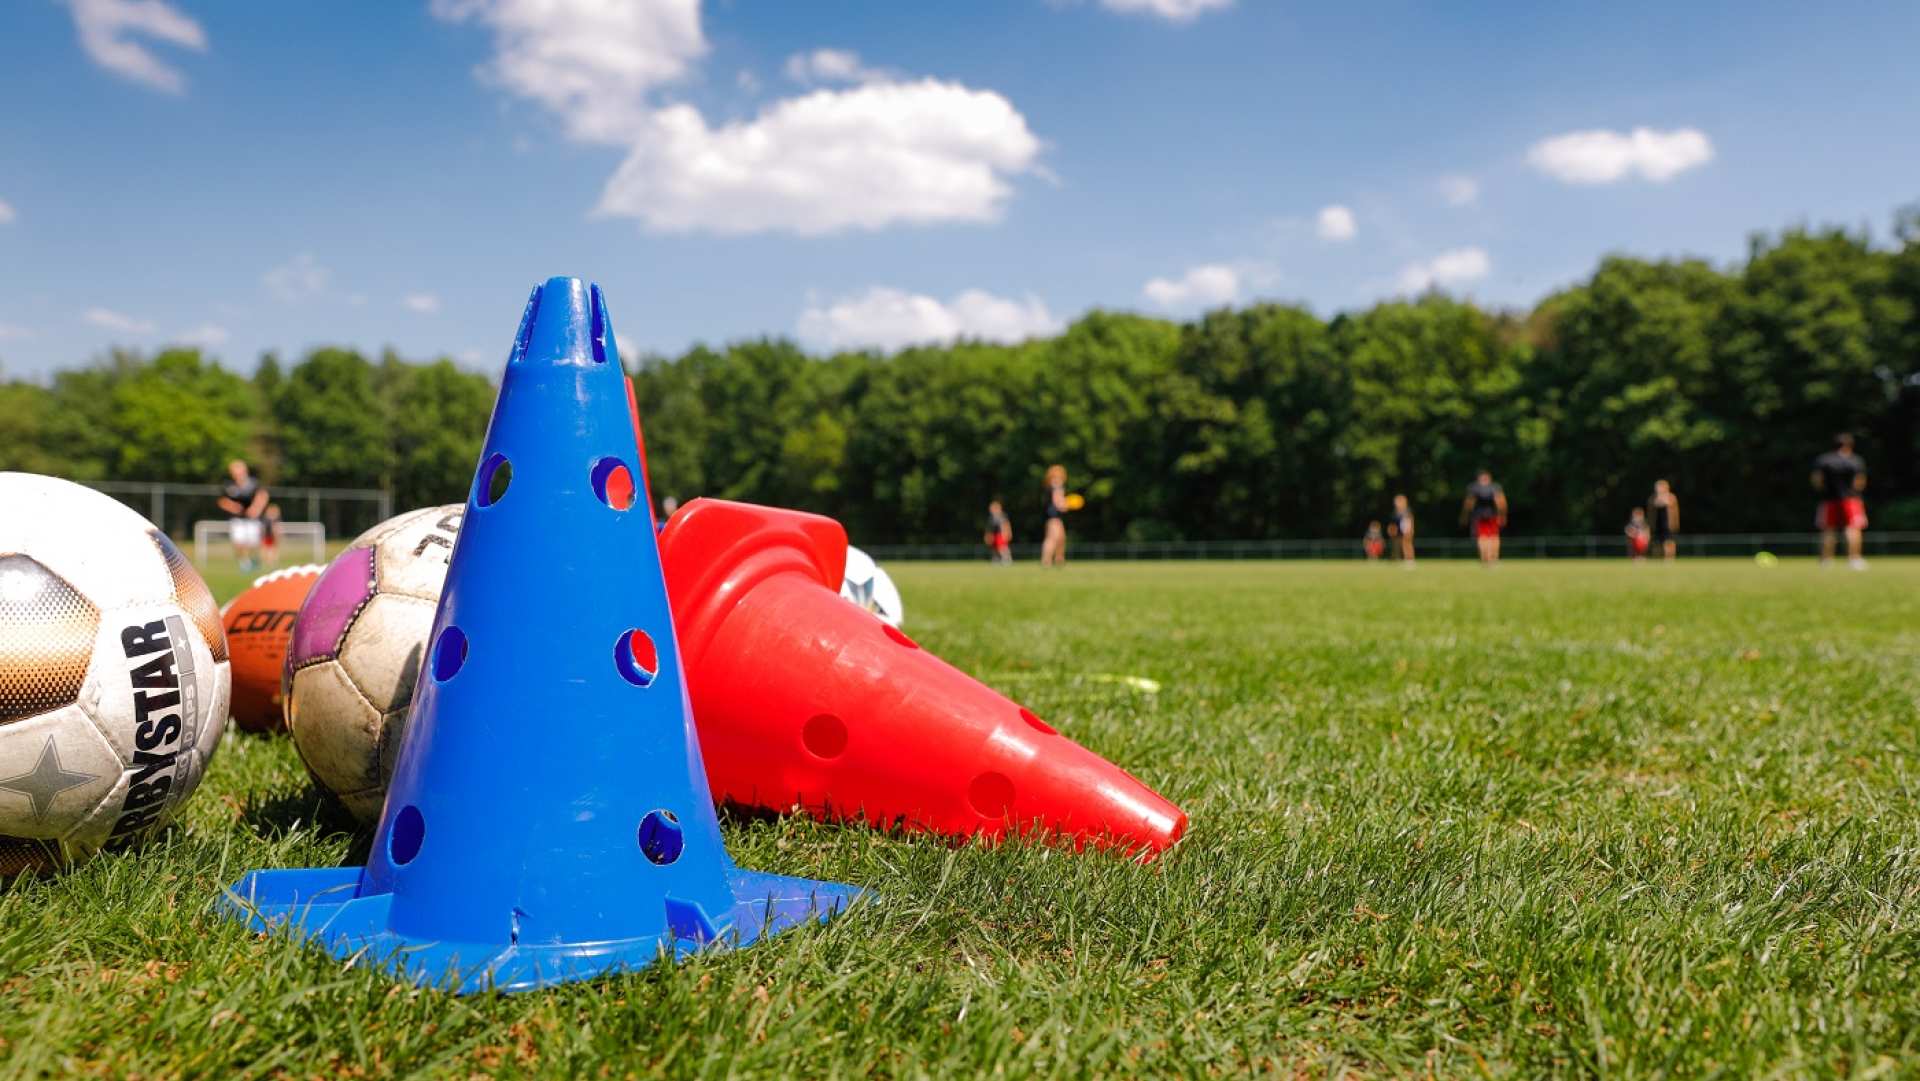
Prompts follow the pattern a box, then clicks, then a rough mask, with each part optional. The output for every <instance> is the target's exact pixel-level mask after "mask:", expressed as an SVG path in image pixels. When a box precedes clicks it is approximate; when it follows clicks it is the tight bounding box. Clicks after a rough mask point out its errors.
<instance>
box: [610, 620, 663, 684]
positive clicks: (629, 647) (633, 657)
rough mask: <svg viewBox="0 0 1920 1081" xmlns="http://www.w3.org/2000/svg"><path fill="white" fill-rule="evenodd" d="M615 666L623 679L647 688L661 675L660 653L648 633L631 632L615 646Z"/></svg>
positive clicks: (623, 636) (621, 637) (624, 635)
mask: <svg viewBox="0 0 1920 1081" xmlns="http://www.w3.org/2000/svg"><path fill="white" fill-rule="evenodd" d="M613 664H614V667H615V668H618V669H619V670H620V678H621V679H624V680H626V681H627V682H628V683H631V684H633V685H634V686H636V687H645V686H647V685H648V684H650V683H652V682H653V677H654V676H657V675H659V674H660V652H659V650H657V649H655V648H654V645H653V638H652V636H650V635H648V634H647V632H646V631H643V630H631V631H628V632H626V633H625V634H623V635H621V636H620V639H619V641H616V642H615V643H614V644H613Z"/></svg>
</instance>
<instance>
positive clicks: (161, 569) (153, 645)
mask: <svg viewBox="0 0 1920 1081" xmlns="http://www.w3.org/2000/svg"><path fill="white" fill-rule="evenodd" d="M230 679H231V677H230V673H229V668H228V664H227V638H226V633H225V632H224V631H223V630H221V627H220V611H219V607H218V606H217V605H215V604H214V602H213V593H212V592H211V591H210V590H208V589H207V583H206V582H205V581H203V580H202V579H201V577H200V575H199V573H198V572H197V571H195V570H194V569H193V565H192V564H191V563H188V562H187V558H186V557H185V556H184V555H181V554H180V550H179V549H178V548H176V547H174V545H173V542H172V541H170V540H168V539H167V536H166V534H164V533H162V532H160V530H159V529H157V528H155V527H154V525H153V523H151V522H149V521H147V520H146V519H145V518H142V517H141V516H140V515H139V514H137V513H135V512H134V511H132V510H130V509H128V508H127V507H126V506H124V505H123V504H121V503H119V502H117V501H115V500H114V499H112V498H110V497H108V496H105V495H102V494H100V493H99V492H96V491H93V490H92V489H90V488H83V487H81V486H80V485H78V484H72V483H69V482H68V481H64V480H58V479H56V478H53V477H42V476H35V475H33V474H31V473H0V877H6V876H10V875H15V874H19V873H21V872H24V871H46V870H51V869H54V868H56V867H59V866H61V865H64V864H66V863H70V862H72V861H74V860H77V859H81V858H84V857H86V856H88V855H91V854H92V853H94V852H95V851H98V850H99V849H100V848H102V847H106V846H108V845H112V846H115V847H118V846H120V845H123V844H126V843H128V842H131V841H133V840H135V839H137V838H139V837H140V836H142V835H144V834H146V833H147V832H149V831H151V830H152V829H154V828H155V827H157V826H159V825H161V824H163V823H165V822H166V821H167V820H169V819H170V818H172V817H173V816H174V814H175V813H176V812H177V811H178V810H179V808H180V805H181V804H182V803H184V802H185V801H186V799H187V797H188V796H189V795H191V794H192V793H193V790H194V787H195V786H196V785H198V784H199V783H200V777H201V774H202V773H203V772H205V770H206V768H207V760H208V759H210V758H211V757H212V756H213V751H214V748H215V747H217V746H219V743H220V734H221V732H222V731H223V730H224V729H225V727H226V722H227V698H228V694H229V693H230V690H231V683H230Z"/></svg>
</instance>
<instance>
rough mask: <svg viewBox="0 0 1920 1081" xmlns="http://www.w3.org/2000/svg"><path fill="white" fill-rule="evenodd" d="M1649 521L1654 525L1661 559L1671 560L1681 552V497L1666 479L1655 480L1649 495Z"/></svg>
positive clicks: (1653, 531) (1655, 542)
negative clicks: (1679, 538)
mask: <svg viewBox="0 0 1920 1081" xmlns="http://www.w3.org/2000/svg"><path fill="white" fill-rule="evenodd" d="M1647 523H1648V524H1649V525H1650V526H1652V527H1653V528H1652V534H1653V543H1654V544H1655V545H1657V546H1658V547H1659V549H1660V558H1661V559H1665V560H1669V561H1671V560H1672V559H1673V557H1674V556H1676V555H1679V554H1680V542H1679V540H1678V539H1677V538H1678V537H1679V536H1680V497H1679V496H1677V495H1674V494H1673V486H1672V485H1670V484H1668V483H1667V482H1666V481H1664V480H1656V481H1654V482H1653V494H1652V495H1650V496H1648V497H1647Z"/></svg>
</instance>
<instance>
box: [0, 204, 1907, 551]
mask: <svg viewBox="0 0 1920 1081" xmlns="http://www.w3.org/2000/svg"><path fill="white" fill-rule="evenodd" d="M629 367H630V369H631V371H632V374H633V377H634V381H635V389H636V392H637V395H638V399H639V403H640V409H641V416H642V419H643V422H644V424H645V427H646V433H647V450H648V456H649V464H650V469H651V474H652V480H653V490H654V495H655V496H656V497H662V496H666V495H673V496H676V497H678V498H679V499H681V500H682V501H684V500H686V499H688V498H691V497H693V496H696V495H713V496H722V497H726V498H730V499H743V500H749V501H753V502H761V503H770V504H775V505H780V506H789V507H799V508H803V509H808V510H814V511H818V512H821V513H824V514H828V515H831V516H833V517H835V518H838V519H840V520H841V521H842V522H844V523H845V524H846V525H847V528H848V531H849V533H850V534H851V535H852V536H853V537H854V538H855V539H856V540H858V541H863V542H867V543H875V544H878V543H887V542H902V541H906V542H912V541H952V540H955V539H967V538H969V537H973V536H976V535H977V534H978V532H979V530H980V525H981V519H982V518H983V516H984V512H985V507H986V503H987V501H988V500H989V499H991V498H995V497H998V498H1002V499H1004V500H1005V501H1006V503H1007V507H1008V510H1009V512H1010V513H1011V514H1012V515H1013V517H1014V521H1015V528H1016V532H1017V534H1018V535H1019V536H1020V537H1021V538H1022V539H1033V538H1035V537H1036V536H1037V534H1038V531H1039V524H1040V522H1039V517H1040V515H1039V507H1040V496H1041V483H1042V480H1041V478H1042V473H1043V472H1044V470H1045V468H1046V467H1047V466H1048V465H1049V464H1051V463H1054V462H1059V463H1061V464H1064V465H1065V466H1066V467H1067V468H1068V470H1069V471H1070V473H1071V487H1072V488H1073V489H1074V490H1076V491H1079V492H1082V493H1084V494H1085V495H1086V496H1087V500H1088V502H1087V506H1086V509H1085V510H1084V511H1081V512H1079V513H1077V514H1076V515H1075V516H1074V519H1073V528H1074V533H1075V535H1076V536H1079V537H1083V538H1099V539H1138V540H1175V539H1194V540H1205V539H1238V538H1266V537H1314V536H1328V535H1343V534H1347V533H1355V532H1357V531H1358V530H1359V529H1360V528H1361V527H1363V526H1364V525H1365V524H1366V522H1367V521H1368V520H1370V519H1374V518H1382V517H1384V516H1385V514H1386V508H1387V506H1388V503H1389V501H1390V499H1391V498H1392V496H1393V494H1394V493H1396V492H1404V493H1406V494H1407V495H1408V496H1409V498H1410V499H1411V501H1412V502H1413V504H1414V507H1415V510H1416V513H1419V514H1422V515H1424V516H1425V519H1426V522H1427V528H1428V531H1429V532H1431V531H1433V530H1434V529H1435V528H1436V527H1437V528H1441V529H1444V528H1448V527H1450V524H1451V522H1452V520H1453V518H1454V515H1455V513H1456V509H1457V506H1458V500H1459V498H1460V496H1459V493H1460V491H1461V489H1462V487H1463V486H1464V485H1465V483H1466V482H1467V481H1468V480H1469V479H1470V478H1471V475H1472V473H1473V472H1474V470H1476V469H1478V468H1480V467H1482V466H1484V467H1486V468H1489V469H1491V470H1493V472H1494V474H1495V476H1496V478H1497V479H1499V480H1500V481H1501V482H1502V483H1503V484H1504V485H1505V487H1506V489H1507V492H1508V496H1509V499H1510V501H1511V503H1512V506H1513V527H1514V529H1515V530H1516V531H1519V532H1572V533H1583V532H1589V531H1598V532H1608V533H1610V532H1613V531H1615V530H1617V529H1618V528H1619V527H1620V525H1621V524H1622V523H1623V522H1624V520H1625V519H1626V516H1627V513H1628V511H1629V509H1630V508H1631V507H1632V506H1633V505H1634V504H1635V503H1636V502H1643V501H1644V499H1645V497H1646V493H1647V490H1648V489H1649V487H1650V486H1651V485H1652V483H1653V481H1654V480H1655V479H1656V478H1660V477H1665V478H1667V479H1668V480H1670V481H1671V482H1672V484H1673V486H1674V488H1675V490H1676V491H1677V492H1678V493H1679V494H1680V495H1681V497H1682V498H1683V499H1684V500H1686V506H1687V519H1686V525H1687V527H1688V529H1689V530H1693V531H1746V530H1798V529H1805V528H1808V526H1809V523H1810V519H1811V504H1812V496H1811V493H1810V492H1809V490H1808V487H1807V474H1808V470H1809V465H1810V462H1811V460H1812V458H1813V456H1814V455H1815V454H1817V453H1818V452H1820V451H1821V450H1823V449H1825V448H1826V445H1827V442H1828V440H1829V439H1830V437H1831V436H1832V435H1833V433H1835V432H1837V431H1841V430H1849V431H1852V432H1854V433H1856V435H1857V436H1858V438H1859V443H1860V449H1861V452H1862V454H1863V455H1864V456H1865V457H1866V458H1867V461H1868V463H1869V466H1870V468H1871V475H1872V488H1871V489H1870V491H1869V496H1870V508H1871V514H1872V516H1873V519H1874V521H1875V524H1876V526H1878V527H1881V528H1909V529H1920V209H1915V210H1908V211H1904V212H1902V213H1901V214H1900V215H1898V216H1897V218H1896V223H1895V230H1894V234H1893V240H1892V242H1891V243H1886V244H1876V243H1874V242H1873V241H1872V239H1871V237H1870V236H1869V234H1868V233H1867V232H1866V231H1864V230H1845V229H1790V230H1787V231H1784V232H1782V233H1779V234H1776V235H1769V236H1756V237H1755V238H1754V239H1753V241H1752V242H1751V245H1750V250H1749V253H1748V256H1747V258H1746V259H1745V260H1743V261H1742V262H1741V263H1740V264H1738V265H1737V266H1733V267H1726V268H1722V267H1716V266H1713V265H1711V264H1709V263H1707V262H1704V261H1701V260H1696V259H1675V260H1646V259H1638V258H1631V257H1625V256H1616V257H1611V258H1608V259H1605V260H1604V261H1602V262H1601V264H1600V265H1599V267H1598V268H1597V269H1596V270H1595V271H1594V272H1593V274H1592V275H1591V276H1590V277H1589V278H1588V279H1587V280H1585V281H1583V282H1581V283H1579V284H1577V285H1574V286H1572V287H1569V288H1567V289H1565V290H1562V291H1560V292H1557V293H1555V294H1553V295H1551V296H1548V297H1546V298H1545V299H1543V300H1542V301H1541V302H1540V303H1538V304H1537V305H1535V306H1534V307H1533V309H1532V310H1530V311H1499V310H1496V311H1489V310H1485V309H1482V308H1480V307H1477V306H1475V305H1473V304H1470V303H1467V302H1464V301H1460V300H1457V299H1453V298H1450V297H1448V296H1445V295H1441V294H1439V293H1430V294H1428V295H1426V296H1422V297H1419V298H1416V299H1410V300H1395V301H1389V302H1385V303H1380V304H1377V305H1375V306H1373V307H1371V308H1368V309H1365V310H1363V311H1356V312H1350V313H1342V314H1338V315H1335V316H1334V317H1332V318H1331V319H1325V318H1321V317H1320V316H1318V315H1316V314H1315V313H1313V312H1312V311H1310V310H1308V309H1306V308H1304V307H1300V306H1296V305H1288V304H1279V303H1256V304H1251V305H1248V306H1245V307H1239V308H1223V309H1220V310H1217V311H1212V312H1209V313H1207V314H1205V315H1204V316H1201V317H1200V318H1198V319H1196V320H1194V321H1192V322H1188V323H1176V322H1171V321H1167V320H1163V319H1156V318H1150V317H1146V316H1141V315H1136V314H1127V313H1121V312H1107V311H1094V312H1090V313H1088V314H1087V315H1085V316H1083V317H1081V318H1080V319H1078V320H1077V321H1075V322H1074V323H1073V324H1072V325H1070V326H1068V327H1067V328H1066V329H1065V330H1064V331H1062V332H1061V333H1060V334H1058V335H1056V336H1054V337H1050V338H1039V339H1034V340H1030V341H1027V342H1023V343H1019V344H995V343H987V342H977V341H961V342H955V343H952V344H947V345H938V346H927V347H920V348H910V349H905V350H901V351H899V352H895V353H892V354H881V353H877V352H841V353H836V354H833V355H829V356H816V355H812V354H809V353H808V352H806V351H804V350H803V349H801V348H800V347H799V346H798V345H796V344H795V343H793V342H791V341H787V340H783V339H775V338H769V339H761V340H756V341H744V342H737V343H734V344H731V345H728V346H726V347H724V348H719V349H714V348H708V347H706V346H696V347H694V348H692V349H690V350H688V351H687V352H686V353H684V354H682V355H680V356H677V357H658V356H650V357H643V358H631V359H630V363H629ZM492 400H493V389H492V386H491V384H490V383H489V381H488V379H487V378H486V377H485V376H482V375H478V374H475V373H473V372H470V371H466V370H463V369H461V368H459V367H457V366H455V365H454V364H453V363H452V362H451V361H449V360H445V359H440V360H435V361H432V362H428V363H413V362H408V361H405V360H402V359H401V358H399V357H397V356H394V355H392V354H387V355H385V356H382V357H380V358H378V359H370V358H368V357H365V356H363V355H361V354H359V353H356V352H353V351H351V350H345V349H333V348H324V349H318V350H315V351H313V352H311V353H309V354H308V355H306V356H305V357H303V358H301V359H300V360H299V361H298V362H297V363H294V364H292V365H290V366H283V365H282V363H281V362H280V360H279V359H278V358H277V357H274V356H267V357H265V358H263V360H262V361H261V363H260V365H259V367H258V369H257V370H256V371H255V373H254V374H253V375H252V377H250V378H248V377H243V376H241V375H239V374H237V373H235V372H232V371H229V370H227V369H225V368H223V367H222V366H221V365H220V364H218V363H217V362H215V361H213V360H210V359H209V358H207V357H205V356H203V355H202V354H200V353H199V352H197V351H195V350H191V349H168V350H164V351H162V352H160V353H158V354H156V355H153V356H140V355H136V354H132V353H126V352H115V353H114V354H112V355H111V356H109V357H108V358H106V359H105V360H103V361H101V362H97V363H95V364H93V365H91V366H87V367H81V368H75V369H72V370H68V371H63V372H60V373H58V374H56V375H54V376H53V377H52V378H51V379H50V380H48V381H44V382H31V381H19V380H16V381H13V382H9V383H0V468H4V469H26V470H32V471H37V472H46V473H55V474H59V475H64V476H70V477H76V478H81V479H98V478H129V479H140V480H183V481H191V482H198V483H207V482H210V481H211V480H213V479H215V478H217V477H218V476H219V474H220V471H221V467H222V464H223V463H224V462H225V461H226V460H227V459H228V458H230V457H233V456H236V455H238V456H247V457H250V458H252V459H254V460H255V461H257V462H259V463H260V464H261V471H262V473H263V474H264V475H265V476H266V477H267V478H268V480H269V481H271V482H278V483H281V484H298V485H325V486H341V487H377V488H385V489H388V490H391V491H392V492H393V493H394V496H395V505H396V506H400V507H407V506H416V505H424V504H429V503H435V502H450V501H455V500H458V499H460V498H462V497H463V496H464V493H465V491H466V488H467V485H468V482H469V479H470V477H471V472H472V470H473V468H474V464H475V459H476V457H477V456H478V453H479V446H480V440H481V438H482V436H483V434H484V431H485V427H486V421H487V416H488V413H489V410H490V409H491V403H492ZM290 516H292V515H290ZM335 529H336V531H338V530H339V529H340V526H339V525H336V526H335Z"/></svg>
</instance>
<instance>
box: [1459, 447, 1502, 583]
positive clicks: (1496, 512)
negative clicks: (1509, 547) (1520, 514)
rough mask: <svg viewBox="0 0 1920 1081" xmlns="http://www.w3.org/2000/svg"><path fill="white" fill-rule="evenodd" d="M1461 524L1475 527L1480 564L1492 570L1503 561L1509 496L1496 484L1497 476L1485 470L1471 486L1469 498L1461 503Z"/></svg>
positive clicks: (1474, 534)
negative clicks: (1494, 479) (1502, 553)
mask: <svg viewBox="0 0 1920 1081" xmlns="http://www.w3.org/2000/svg"><path fill="white" fill-rule="evenodd" d="M1460 524H1461V525H1469V524H1471V526H1472V528H1473V540H1474V543H1475V544H1477V545H1479V547H1480V565H1481V566H1483V567H1491V566H1493V565H1494V564H1496V563H1498V562H1500V530H1501V527H1503V526H1505V525H1506V524H1507V493H1506V490H1505V489H1503V488H1501V487H1500V486H1499V485H1498V484H1495V483H1494V482H1493V474H1492V473H1490V472H1488V471H1487V470H1484V469H1482V470H1481V471H1480V472H1479V474H1478V475H1476V476H1475V477H1474V478H1473V483H1472V484H1469V485H1467V498H1466V500H1465V501H1463V502H1462V503H1461V504H1460Z"/></svg>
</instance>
